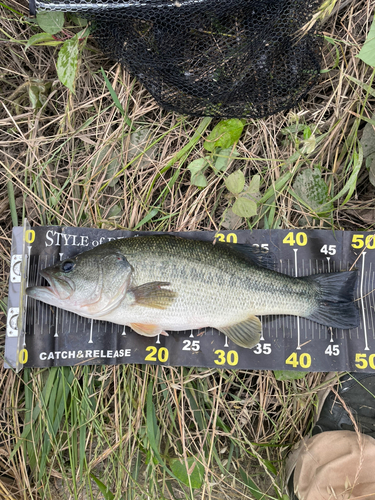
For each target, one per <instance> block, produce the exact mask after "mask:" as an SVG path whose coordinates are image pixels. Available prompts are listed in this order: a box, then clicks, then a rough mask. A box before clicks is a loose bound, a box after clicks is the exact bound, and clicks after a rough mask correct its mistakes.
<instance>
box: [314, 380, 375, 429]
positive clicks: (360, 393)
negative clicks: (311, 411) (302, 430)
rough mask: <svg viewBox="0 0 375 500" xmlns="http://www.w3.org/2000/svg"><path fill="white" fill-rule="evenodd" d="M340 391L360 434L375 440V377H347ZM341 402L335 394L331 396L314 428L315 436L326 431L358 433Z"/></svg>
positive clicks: (338, 391)
mask: <svg viewBox="0 0 375 500" xmlns="http://www.w3.org/2000/svg"><path fill="white" fill-rule="evenodd" d="M336 390H337V393H338V395H339V397H340V398H341V399H342V401H344V403H345V405H346V407H347V408H348V410H349V411H350V412H351V414H352V415H353V417H354V419H355V421H356V422H357V424H358V427H359V430H360V431H361V432H362V433H363V434H367V435H369V436H371V437H373V438H375V375H374V374H371V373H351V374H346V375H344V376H343V377H341V378H340V385H339V386H337V389H336ZM340 398H338V397H337V396H336V394H335V393H334V392H333V391H331V392H330V393H329V394H328V396H327V398H326V400H325V402H324V405H323V408H322V411H321V413H320V416H319V419H318V421H317V423H316V424H315V426H314V428H313V431H312V434H313V436H314V435H315V434H319V433H321V432H325V431H339V430H351V431H354V424H353V422H352V420H351V418H350V416H349V414H348V412H347V411H346V409H345V408H344V406H343V404H342V402H341V401H340Z"/></svg>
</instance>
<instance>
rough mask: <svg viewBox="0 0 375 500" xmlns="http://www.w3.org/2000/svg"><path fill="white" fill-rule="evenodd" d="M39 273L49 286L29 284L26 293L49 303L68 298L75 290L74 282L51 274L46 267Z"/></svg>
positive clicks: (54, 303) (53, 303)
mask: <svg viewBox="0 0 375 500" xmlns="http://www.w3.org/2000/svg"><path fill="white" fill-rule="evenodd" d="M40 275H41V276H43V278H44V279H45V280H47V281H48V284H49V285H50V286H31V287H28V288H27V289H26V295H28V296H29V297H32V298H34V299H37V300H41V301H43V302H47V303H48V304H51V305H57V302H60V301H62V300H67V299H69V298H70V297H71V296H72V294H73V293H74V291H75V286H74V282H73V281H72V280H71V279H69V278H66V277H65V276H64V277H57V276H54V275H52V274H51V273H50V272H49V270H48V268H47V269H43V270H42V271H40Z"/></svg>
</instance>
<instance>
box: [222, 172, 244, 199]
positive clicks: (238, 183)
mask: <svg viewBox="0 0 375 500" xmlns="http://www.w3.org/2000/svg"><path fill="white" fill-rule="evenodd" d="M225 185H226V187H227V189H228V191H230V192H231V193H233V194H239V193H241V191H242V190H243V188H244V186H245V176H244V175H243V173H242V172H241V170H236V172H233V174H230V175H229V176H228V177H227V178H226V179H225Z"/></svg>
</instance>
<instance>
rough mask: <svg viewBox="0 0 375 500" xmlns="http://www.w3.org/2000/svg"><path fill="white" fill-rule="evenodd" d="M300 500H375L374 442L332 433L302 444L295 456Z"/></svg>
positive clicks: (340, 432) (297, 490)
mask: <svg viewBox="0 0 375 500" xmlns="http://www.w3.org/2000/svg"><path fill="white" fill-rule="evenodd" d="M295 458H296V461H295V463H296V467H295V469H294V481H293V482H294V489H295V494H296V495H297V497H298V498H299V500H336V499H338V500H348V499H350V500H355V499H358V500H375V439H374V438H372V437H370V436H366V435H365V434H357V433H356V432H353V431H331V432H323V433H321V434H317V435H316V436H314V437H312V438H309V439H305V440H303V441H302V442H301V446H300V448H299V449H298V450H297V453H296V455H295Z"/></svg>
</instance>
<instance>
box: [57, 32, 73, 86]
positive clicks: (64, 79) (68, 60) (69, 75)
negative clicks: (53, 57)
mask: <svg viewBox="0 0 375 500" xmlns="http://www.w3.org/2000/svg"><path fill="white" fill-rule="evenodd" d="M78 35H79V33H77V34H76V35H75V36H74V37H73V38H70V39H69V40H66V42H64V44H63V46H62V47H61V49H60V52H59V56H58V58H57V66H56V68H57V76H58V77H59V80H60V82H61V83H63V84H64V85H65V86H66V87H68V89H69V90H71V91H72V92H73V93H74V81H75V78H76V73H77V68H78V44H79V39H78Z"/></svg>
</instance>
